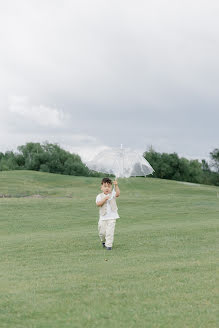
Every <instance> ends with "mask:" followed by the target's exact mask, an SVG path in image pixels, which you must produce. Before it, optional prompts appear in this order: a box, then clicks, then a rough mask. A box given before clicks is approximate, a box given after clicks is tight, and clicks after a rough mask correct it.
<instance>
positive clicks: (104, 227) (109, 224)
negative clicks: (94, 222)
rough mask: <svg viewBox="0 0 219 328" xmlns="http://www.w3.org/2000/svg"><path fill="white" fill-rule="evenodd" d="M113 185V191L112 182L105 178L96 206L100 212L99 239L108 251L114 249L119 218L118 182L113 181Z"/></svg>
mask: <svg viewBox="0 0 219 328" xmlns="http://www.w3.org/2000/svg"><path fill="white" fill-rule="evenodd" d="M113 184H114V185H115V190H113V191H112V180H111V179H109V178H103V180H102V182H101V190H102V193H101V194H99V195H97V198H96V204H97V206H98V207H99V212H100V219H99V222H98V231H99V237H100V240H101V242H102V245H103V247H104V248H106V249H107V250H111V249H112V246H113V239H114V230H115V225H116V219H118V218H119V215H118V212H117V210H118V208H117V205H116V197H119V195H120V190H119V187H118V182H117V181H116V180H115V181H113Z"/></svg>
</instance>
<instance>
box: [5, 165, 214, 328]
mask: <svg viewBox="0 0 219 328" xmlns="http://www.w3.org/2000/svg"><path fill="white" fill-rule="evenodd" d="M99 184H100V179H99V178H85V177H70V176H62V175H55V174H47V173H39V172H31V171H12V172H0V195H8V196H10V197H8V198H0V249H1V251H0V254H1V257H0V295H1V297H0V327H1V328H5V327H13V328H18V327H19V328H20V327H22V328H26V327H27V328H47V327H51V328H60V327H83V328H84V327H89V328H90V327H104V328H107V327H113V328H117V327H124V328H131V327H168V328H169V327H174V328H176V327H197V328H200V327H203V328H207V327H211V328H212V327H217V326H218V312H217V311H218V292H219V290H218V285H219V284H218V273H219V272H218V254H219V246H218V230H219V229H218V228H219V223H218V220H219V188H217V187H212V186H204V185H200V186H199V185H185V184H181V183H178V182H175V181H167V180H159V179H149V178H146V179H144V178H131V179H128V180H123V181H121V182H120V184H119V185H120V189H121V196H120V198H119V199H118V206H119V214H120V217H121V218H120V219H119V220H118V222H117V226H116V233H115V242H114V247H113V250H112V251H111V252H109V251H108V252H107V251H105V250H103V249H102V248H101V245H100V242H99V239H98V235H97V221H98V210H97V208H96V206H95V197H96V194H97V193H99ZM30 195H41V196H43V197H42V198H36V197H21V196H30ZM106 260H107V261H106Z"/></svg>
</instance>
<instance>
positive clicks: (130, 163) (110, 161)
mask: <svg viewBox="0 0 219 328" xmlns="http://www.w3.org/2000/svg"><path fill="white" fill-rule="evenodd" d="M86 165H87V167H88V168H89V169H90V170H93V171H97V172H102V173H107V174H113V175H115V176H116V178H129V177H131V176H146V175H149V174H152V173H153V172H154V169H153V168H152V166H151V165H150V164H149V163H148V161H147V160H146V159H145V158H144V157H143V156H142V155H140V154H139V153H138V152H136V151H133V150H131V149H129V148H123V147H122V145H121V148H110V149H105V150H103V151H101V152H100V153H98V154H97V155H96V156H95V157H94V158H93V159H92V160H91V161H88V162H87V163H86Z"/></svg>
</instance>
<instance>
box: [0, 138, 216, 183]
mask: <svg viewBox="0 0 219 328" xmlns="http://www.w3.org/2000/svg"><path fill="white" fill-rule="evenodd" d="M17 149H18V151H17V152H13V151H7V152H5V153H2V152H0V171H7V170H34V171H41V172H49V173H59V174H66V175H78V176H103V175H105V174H101V173H97V172H93V171H90V170H89V169H88V168H87V166H86V165H85V164H84V163H83V162H82V160H81V158H80V156H79V155H77V154H72V153H70V152H68V151H66V150H64V149H62V148H61V147H60V146H59V145H58V144H51V143H48V142H45V143H43V144H40V143H33V142H29V143H26V144H25V145H22V146H19V147H18V148H17ZM143 156H144V157H145V159H146V160H147V161H148V162H149V163H150V164H151V166H152V167H153V168H154V170H155V172H154V173H153V175H152V177H155V178H160V179H169V180H178V181H187V182H192V183H203V184H211V185H216V186H219V149H214V150H213V151H212V152H211V153H210V158H211V163H210V164H208V163H207V161H206V160H204V159H203V160H202V161H201V162H200V161H198V160H188V159H186V158H184V157H181V158H180V157H179V156H178V155H177V153H173V154H168V153H159V152H156V151H155V150H154V149H153V148H152V147H151V148H150V149H149V150H148V151H146V152H145V153H144V155H143Z"/></svg>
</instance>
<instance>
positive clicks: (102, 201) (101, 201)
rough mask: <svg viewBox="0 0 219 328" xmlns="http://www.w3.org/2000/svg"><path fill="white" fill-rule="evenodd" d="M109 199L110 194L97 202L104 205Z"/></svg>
mask: <svg viewBox="0 0 219 328" xmlns="http://www.w3.org/2000/svg"><path fill="white" fill-rule="evenodd" d="M108 199H109V196H106V197H104V198H103V199H102V200H100V201H99V202H96V204H97V206H99V207H100V206H103V204H104V203H105V202H106V201H107V200H108Z"/></svg>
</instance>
